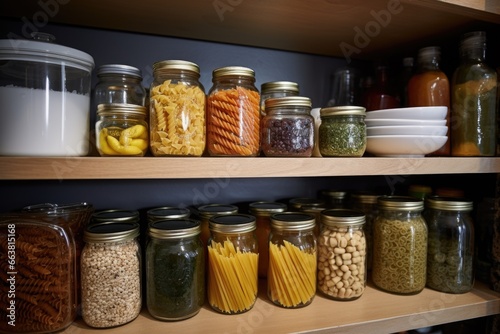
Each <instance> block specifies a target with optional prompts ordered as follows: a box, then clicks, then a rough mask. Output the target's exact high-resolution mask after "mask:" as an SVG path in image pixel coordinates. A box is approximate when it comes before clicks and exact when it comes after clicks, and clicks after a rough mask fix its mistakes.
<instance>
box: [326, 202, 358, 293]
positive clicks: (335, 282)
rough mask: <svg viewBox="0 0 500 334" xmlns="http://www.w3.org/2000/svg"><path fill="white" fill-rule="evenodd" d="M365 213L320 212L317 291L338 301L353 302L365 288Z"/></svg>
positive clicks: (344, 210) (354, 211)
mask: <svg viewBox="0 0 500 334" xmlns="http://www.w3.org/2000/svg"><path fill="white" fill-rule="evenodd" d="M364 224H365V214H364V213H363V212H361V211H356V210H348V209H329V210H325V211H323V212H321V232H320V235H319V238H318V291H320V292H321V293H323V294H324V295H325V296H326V297H329V298H331V299H336V300H354V299H357V298H359V297H361V295H362V294H363V292H364V291H365V287H366V272H367V270H366V238H365V233H364V231H363V226H364Z"/></svg>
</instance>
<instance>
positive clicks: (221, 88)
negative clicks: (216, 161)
mask: <svg viewBox="0 0 500 334" xmlns="http://www.w3.org/2000/svg"><path fill="white" fill-rule="evenodd" d="M212 82H213V85H212V88H211V89H210V91H209V93H208V98H207V151H208V154H209V155H211V156H238V157H252V156H256V155H258V154H259V151H260V94H259V91H258V90H257V88H256V87H255V73H254V71H253V70H252V69H250V68H247V67H242V66H227V67H221V68H217V69H215V70H214V71H213V72H212Z"/></svg>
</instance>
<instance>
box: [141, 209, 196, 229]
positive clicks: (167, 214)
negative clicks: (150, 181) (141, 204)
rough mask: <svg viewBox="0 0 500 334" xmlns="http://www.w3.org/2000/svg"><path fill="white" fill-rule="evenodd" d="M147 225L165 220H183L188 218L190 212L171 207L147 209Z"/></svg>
mask: <svg viewBox="0 0 500 334" xmlns="http://www.w3.org/2000/svg"><path fill="white" fill-rule="evenodd" d="M146 215H147V218H148V223H149V224H150V225H151V224H152V223H154V222H156V221H159V220H167V219H183V218H189V216H190V215H191V211H189V209H188V208H177V207H173V206H161V207H158V208H153V209H149V210H148V211H147V212H146Z"/></svg>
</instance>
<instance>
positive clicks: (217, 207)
mask: <svg viewBox="0 0 500 334" xmlns="http://www.w3.org/2000/svg"><path fill="white" fill-rule="evenodd" d="M235 213H238V207H237V206H236V205H231V204H206V205H202V206H199V207H198V216H199V218H200V222H201V234H200V236H201V242H202V243H203V246H204V247H206V246H207V244H208V239H209V238H210V227H209V225H210V218H212V217H215V216H220V215H231V214H235Z"/></svg>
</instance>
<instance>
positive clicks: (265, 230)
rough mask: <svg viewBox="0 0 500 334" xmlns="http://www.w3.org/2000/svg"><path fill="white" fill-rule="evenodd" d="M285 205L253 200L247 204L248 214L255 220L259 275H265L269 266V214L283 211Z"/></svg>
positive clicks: (263, 276)
mask: <svg viewBox="0 0 500 334" xmlns="http://www.w3.org/2000/svg"><path fill="white" fill-rule="evenodd" d="M286 209H287V205H286V204H284V203H279V202H253V203H250V204H249V211H250V214H252V215H254V216H255V218H256V220H257V223H256V224H257V228H256V235H257V242H258V246H259V277H260V278H266V277H267V269H268V267H269V233H270V232H271V215H273V214H275V213H279V212H284V211H286Z"/></svg>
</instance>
